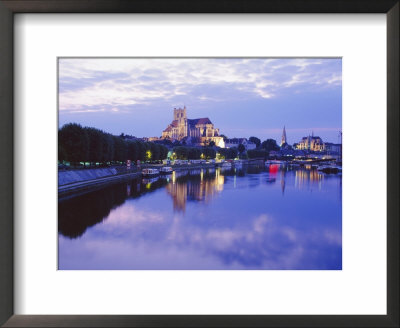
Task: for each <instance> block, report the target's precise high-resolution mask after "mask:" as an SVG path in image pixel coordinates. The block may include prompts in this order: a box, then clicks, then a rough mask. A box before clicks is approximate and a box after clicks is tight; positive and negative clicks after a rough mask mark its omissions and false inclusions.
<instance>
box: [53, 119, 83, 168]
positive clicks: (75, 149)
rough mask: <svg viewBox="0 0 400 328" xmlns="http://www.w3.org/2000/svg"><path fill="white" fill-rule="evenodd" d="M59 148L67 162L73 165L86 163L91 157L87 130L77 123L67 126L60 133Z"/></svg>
mask: <svg viewBox="0 0 400 328" xmlns="http://www.w3.org/2000/svg"><path fill="white" fill-rule="evenodd" d="M58 142H59V146H60V147H62V148H63V150H64V157H65V160H67V161H69V162H71V163H79V162H86V161H87V160H88V156H89V139H88V135H87V133H86V130H85V129H83V128H82V126H81V125H79V124H76V123H69V124H65V125H64V126H63V127H62V128H61V129H60V130H59V131H58Z"/></svg>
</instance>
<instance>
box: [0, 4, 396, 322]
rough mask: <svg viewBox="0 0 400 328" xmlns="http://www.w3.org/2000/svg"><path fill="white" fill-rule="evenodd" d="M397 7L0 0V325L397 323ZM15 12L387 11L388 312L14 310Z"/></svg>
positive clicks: (375, 5)
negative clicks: (103, 312) (209, 313)
mask: <svg viewBox="0 0 400 328" xmlns="http://www.w3.org/2000/svg"><path fill="white" fill-rule="evenodd" d="M399 8H400V5H399V1H398V0H270V1H265V0H264V1H260V0H198V1H187V0H169V1H167V0H132V1H131V0H88V1H83V0H24V1H22V0H21V1H20V0H0V150H1V156H0V324H2V325H4V327H141V326H144V327H150V326H175V327H198V326H224V327H230V326H232V327H237V326H247V327H255V326H257V327H336V326H338V327H399V203H398V199H399V149H400V145H399V92H398V90H399V28H400V26H399ZM16 13H385V14H386V16H387V315H326V316H324V315H289V316H282V315H251V316H244V315H237V316H229V315H213V316H200V315H194V316H187V315H182V316H180V315H161V316H157V315H132V316H130V315H117V316H114V315H94V316H90V315H34V316H32V315H14V310H13V309H14V306H13V303H14V297H13V284H14V278H13V277H14V270H13V242H14V241H13V213H14V211H13V208H14V196H13V193H14V188H13V177H14V173H15V172H14V169H13V168H14V163H13V154H14V145H13V140H14V138H13V134H14V127H13V124H14V120H13V115H14V111H13V28H14V24H13V19H14V14H16ZM366 288H368V287H367V286H366Z"/></svg>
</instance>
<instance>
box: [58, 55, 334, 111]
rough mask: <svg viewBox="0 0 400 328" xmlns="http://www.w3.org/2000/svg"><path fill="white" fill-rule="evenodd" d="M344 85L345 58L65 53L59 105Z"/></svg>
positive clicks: (75, 107) (228, 96) (219, 97)
mask: <svg viewBox="0 0 400 328" xmlns="http://www.w3.org/2000/svg"><path fill="white" fill-rule="evenodd" d="M338 86H341V60H340V59H257V58H254V59H249V58H247V59H238V58H233V59H229V58H221V59H144V58H121V59H115V58H109V59H106V58H104V59H101V58H88V59H76V58H62V59H60V60H59V109H60V110H61V111H75V112H84V111H85V108H86V107H85V106H89V107H91V106H92V107H93V106H95V107H97V108H114V109H118V108H119V107H121V106H125V108H126V106H131V108H130V109H134V106H133V105H137V104H141V105H147V106H152V104H153V103H154V102H160V101H166V102H168V103H171V104H173V103H181V102H185V101H186V102H189V101H191V102H195V101H196V102H198V103H207V102H208V103H209V102H221V101H227V100H235V99H238V100H240V99H269V98H279V97H284V96H286V94H287V92H288V90H291V92H297V93H298V92H302V91H307V90H308V91H310V90H313V92H316V90H318V89H326V88H335V87H338Z"/></svg>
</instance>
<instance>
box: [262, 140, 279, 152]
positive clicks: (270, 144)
mask: <svg viewBox="0 0 400 328" xmlns="http://www.w3.org/2000/svg"><path fill="white" fill-rule="evenodd" d="M261 148H263V149H265V150H266V151H268V152H270V151H274V150H279V146H278V145H277V144H276V141H275V140H274V139H267V140H265V141H263V142H262V144H261Z"/></svg>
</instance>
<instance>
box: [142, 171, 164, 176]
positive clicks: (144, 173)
mask: <svg viewBox="0 0 400 328" xmlns="http://www.w3.org/2000/svg"><path fill="white" fill-rule="evenodd" d="M159 174H160V171H158V170H157V169H143V170H142V175H143V176H144V177H153V176H156V175H159Z"/></svg>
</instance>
